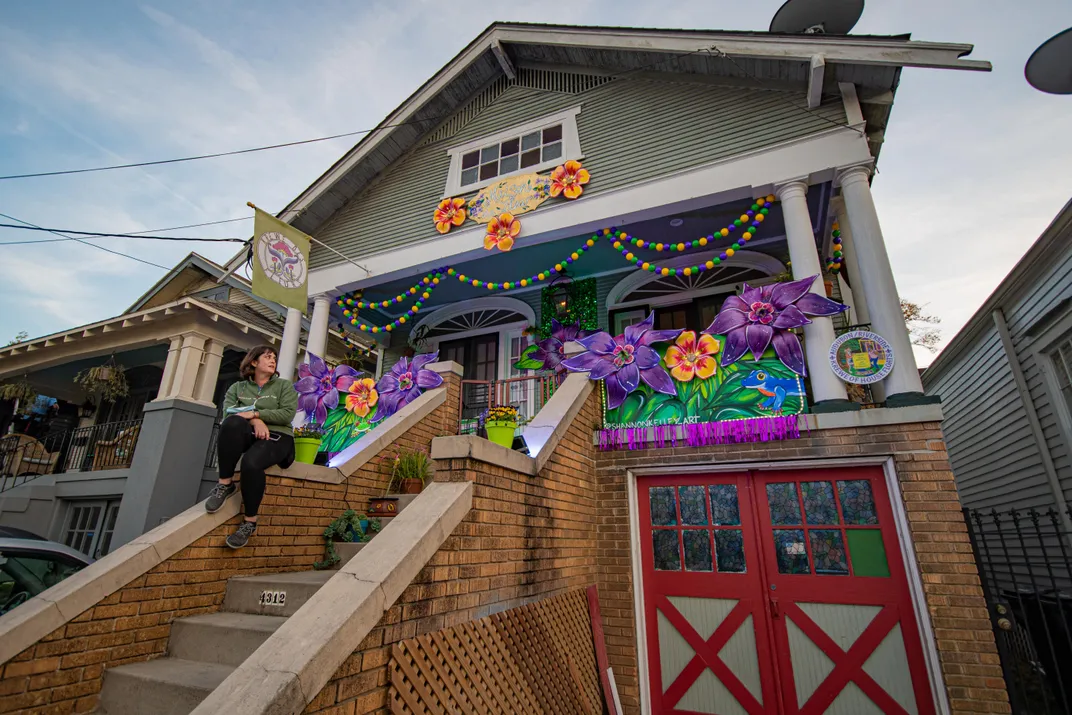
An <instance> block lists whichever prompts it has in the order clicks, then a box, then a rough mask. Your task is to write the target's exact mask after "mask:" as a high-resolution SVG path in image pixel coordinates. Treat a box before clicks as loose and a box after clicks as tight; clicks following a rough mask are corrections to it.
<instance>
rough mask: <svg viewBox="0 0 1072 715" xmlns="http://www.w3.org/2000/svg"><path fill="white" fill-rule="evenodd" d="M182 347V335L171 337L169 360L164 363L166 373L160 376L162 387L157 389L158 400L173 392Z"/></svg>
mask: <svg viewBox="0 0 1072 715" xmlns="http://www.w3.org/2000/svg"><path fill="white" fill-rule="evenodd" d="M181 349H182V336H181V335H176V336H175V337H173V338H172V339H171V345H170V346H169V347H168V354H167V362H165V363H164V374H163V375H161V376H160V387H159V389H157V391H156V399H157V400H165V399H167V396H168V395H169V394H170V393H171V385H172V383H173V382H174V381H175V371H176V369H178V366H179V352H180V351H181Z"/></svg>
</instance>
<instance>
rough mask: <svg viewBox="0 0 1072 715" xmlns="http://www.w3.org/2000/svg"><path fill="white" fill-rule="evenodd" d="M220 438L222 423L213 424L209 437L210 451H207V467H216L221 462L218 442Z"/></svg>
mask: <svg viewBox="0 0 1072 715" xmlns="http://www.w3.org/2000/svg"><path fill="white" fill-rule="evenodd" d="M219 439H220V423H219V422H217V423H215V424H214V425H212V435H211V436H210V437H209V438H208V451H207V452H205V469H215V468H216V467H217V466H218V464H219V457H218V455H217V454H216V443H217V442H218V441H219Z"/></svg>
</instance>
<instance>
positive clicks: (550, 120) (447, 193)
mask: <svg viewBox="0 0 1072 715" xmlns="http://www.w3.org/2000/svg"><path fill="white" fill-rule="evenodd" d="M580 113H581V107H580V105H577V106H576V107H571V108H570V109H565V110H563V111H561V112H557V113H555V114H549V115H547V116H545V117H541V118H540V119H535V120H533V121H531V122H529V123H527V124H522V125H520V126H516V127H511V128H510V129H507V130H506V131H502V132H498V133H496V134H489V135H487V136H484V137H481V138H480V139H474V140H473V141H471V142H467V143H465V144H462V145H460V146H456V147H452V148H450V149H448V150H447V154H448V155H449V156H450V170H449V171H448V172H447V188H446V189H444V193H443V198H450V197H454V196H458V195H459V194H462V193H471V192H473V191H477V190H479V189H482V188H484V187H485V186H490V185H491V184H494V183H497V182H499V181H502V180H503V179H504V178H507V177H510V176H522V175H524V174H534V173H537V172H540V171H545V170H547V169H553V168H554V167H556V166H558V165H560V164H564V163H565V162H567V161H570V160H580V159H583V158H584V154H582V153H581V139H580V136H579V135H578V133H577V115H578V114H580ZM555 124H561V125H562V156H560V157H558V158H557V159H555V160H553V161H544V162H541V163H539V164H536V165H534V166H526V167H525V168H524V169H518V170H517V171H514V172H511V173H509V174H499V175H498V176H495V177H493V178H491V179H485V180H484V181H478V182H477V183H475V184H467V185H466V186H465V187H462V155H463V154H466V153H468V152H471V151H473V150H474V149H482V148H484V147H486V146H489V145H491V144H497V143H501V142H503V141H505V140H507V139H512V138H514V137H515V136H522V135H524V134H530V133H532V132H534V131H536V130H537V129H543V128H545V127H548V126H553V125H555Z"/></svg>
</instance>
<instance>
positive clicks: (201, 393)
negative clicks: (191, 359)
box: [194, 340, 227, 405]
mask: <svg viewBox="0 0 1072 715" xmlns="http://www.w3.org/2000/svg"><path fill="white" fill-rule="evenodd" d="M226 347H227V346H226V345H225V344H224V343H223V342H221V341H219V340H209V341H208V343H206V344H205V354H204V358H203V359H202V361H201V369H200V370H199V371H198V373H197V381H196V383H195V384H194V400H195V401H197V402H203V403H205V404H207V405H211V404H213V403H212V398H213V396H214V395H215V393H216V380H217V379H218V378H219V376H220V363H222V362H223V351H224V349H225V348H226Z"/></svg>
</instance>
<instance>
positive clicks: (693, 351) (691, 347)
mask: <svg viewBox="0 0 1072 715" xmlns="http://www.w3.org/2000/svg"><path fill="white" fill-rule="evenodd" d="M720 348H721V346H720V345H719V344H718V340H716V339H714V338H713V337H711V336H710V335H704V334H703V333H701V334H700V339H699V340H697V339H696V331H694V330H686V331H685V332H683V333H681V335H679V336H677V340H676V341H675V342H674V344H673V345H671V346H670V347H668V348H667V349H666V355H664V356H663V362H664V363H666V366H667V367H668V368H670V375H672V376H673V378H674V379H675V380H677V381H678V382H688V381H689V380H691V379H692V378H694V377H698V378H700V379H701V380H702V379H705V378H708V377H711V376H712V375H714V374H715V370H716V369H717V367H718V365H717V363H716V362H715V355H717V354H718V351H719V349H720Z"/></svg>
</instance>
